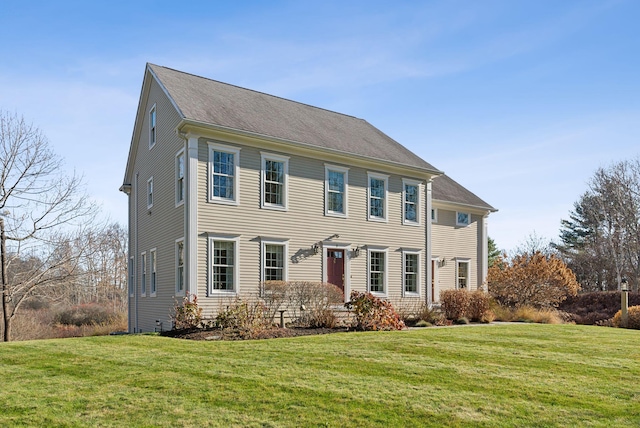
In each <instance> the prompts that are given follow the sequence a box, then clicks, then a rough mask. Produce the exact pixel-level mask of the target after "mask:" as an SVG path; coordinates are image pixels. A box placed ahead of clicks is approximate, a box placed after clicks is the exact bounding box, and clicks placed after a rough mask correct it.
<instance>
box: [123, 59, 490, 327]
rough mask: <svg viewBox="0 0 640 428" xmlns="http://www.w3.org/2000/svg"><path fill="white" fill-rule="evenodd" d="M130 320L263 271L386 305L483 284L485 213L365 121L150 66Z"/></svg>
mask: <svg viewBox="0 0 640 428" xmlns="http://www.w3.org/2000/svg"><path fill="white" fill-rule="evenodd" d="M121 190H122V191H124V192H125V193H126V194H127V195H128V197H129V256H130V260H129V272H130V274H129V330H130V331H132V332H140V331H153V330H154V329H156V328H157V327H158V326H157V324H158V323H162V325H163V328H165V329H166V328H169V327H170V325H171V324H170V318H169V316H170V315H169V314H170V311H171V309H172V307H173V306H174V303H175V301H176V299H179V298H181V297H182V296H184V295H185V293H189V294H190V295H197V296H198V303H199V305H200V306H201V307H202V308H203V309H204V313H205V315H208V316H209V315H214V314H215V313H216V312H217V311H218V310H219V309H220V308H223V307H224V306H225V305H227V304H228V303H229V299H233V298H235V297H240V298H243V299H252V298H255V297H257V296H258V295H259V293H260V290H261V284H263V283H264V282H265V281H270V280H285V281H286V280H289V281H291V280H301V281H316V282H320V281H322V282H329V283H332V284H335V285H337V286H338V287H340V288H341V289H342V290H343V291H344V295H345V299H348V296H349V293H350V292H351V291H352V290H358V291H369V292H371V293H373V294H375V295H377V296H380V297H383V298H385V299H389V300H390V301H391V302H392V303H393V304H394V305H399V306H401V305H413V306H415V305H416V304H417V303H426V304H431V303H433V302H435V301H437V299H438V295H439V291H440V290H442V289H446V288H455V287H466V288H469V289H475V288H478V287H481V286H482V284H483V282H484V279H485V277H486V269H487V266H486V260H487V250H486V248H487V228H486V219H487V216H488V215H489V213H490V212H491V211H494V209H493V208H492V207H491V206H490V205H488V204H486V203H485V202H483V201H482V200H481V199H479V198H478V197H477V196H475V195H474V194H472V193H471V192H469V191H468V190H466V189H464V188H463V187H462V186H460V185H459V184H457V183H456V182H455V181H453V180H451V179H450V178H449V177H447V176H445V175H443V173H442V171H440V170H438V169H437V168H435V167H434V166H432V165H430V164H429V163H427V162H425V161H424V160H423V159H421V158H420V157H418V156H416V155H415V154H413V153H412V152H411V151H409V150H407V149H406V148H405V147H403V146H402V145H401V144H399V143H398V142H396V141H394V140H393V139H391V138H390V137H388V136H387V135H385V134H384V133H382V132H381V131H379V130H378V129H376V128H375V127H373V126H372V125H370V124H369V123H367V122H366V121H364V120H362V119H358V118H356V117H352V116H348V115H344V114H340V113H336V112H332V111H328V110H324V109H321V108H318V107H313V106H310V105H306V104H302V103H298V102H294V101H290V100H286V99H283V98H279V97H276V96H272V95H268V94H264V93H261V92H257V91H252V90H248V89H244V88H240V87H237V86H233V85H229V84H225V83H221V82H217V81H214V80H210V79H206V78H203V77H198V76H194V75H191V74H187V73H183V72H180V71H176V70H172V69H169V68H165V67H160V66H156V65H151V64H148V65H147V67H146V70H145V75H144V81H143V84H142V91H141V94H140V102H139V105H138V111H137V115H136V120H135V126H134V130H133V136H132V141H131V148H130V152H129V158H128V162H127V167H126V172H125V177H124V184H123V185H122V187H121Z"/></svg>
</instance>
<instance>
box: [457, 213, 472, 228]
mask: <svg viewBox="0 0 640 428" xmlns="http://www.w3.org/2000/svg"><path fill="white" fill-rule="evenodd" d="M458 214H466V215H467V222H466V223H460V222H459V221H458ZM470 224H471V213H470V212H466V211H456V226H469V225H470Z"/></svg>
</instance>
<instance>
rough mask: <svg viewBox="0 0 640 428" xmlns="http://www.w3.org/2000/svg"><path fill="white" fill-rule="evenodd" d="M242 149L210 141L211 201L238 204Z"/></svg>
mask: <svg viewBox="0 0 640 428" xmlns="http://www.w3.org/2000/svg"><path fill="white" fill-rule="evenodd" d="M239 165H240V149H238V148H237V147H231V146H226V145H222V144H216V143H209V171H210V173H209V180H210V181H209V201H210V202H218V203H223V204H229V205H237V204H238V203H239V201H240V199H239V195H238V192H239V181H238V174H239V172H240V168H239Z"/></svg>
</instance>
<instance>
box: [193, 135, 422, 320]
mask: <svg viewBox="0 0 640 428" xmlns="http://www.w3.org/2000/svg"><path fill="white" fill-rule="evenodd" d="M207 142H214V143H215V142H218V143H222V144H225V145H232V146H235V147H239V148H240V149H241V150H240V172H239V180H240V192H239V193H240V194H239V198H240V204H239V205H238V206H229V205H223V204H219V203H215V202H207V200H208V198H207V196H208V195H207V192H208V191H209V190H208V184H209V182H208V180H209V177H208V174H209V147H208V144H207ZM261 151H262V152H265V153H271V154H276V155H282V156H288V157H289V178H288V210H287V211H276V210H271V209H264V208H260V197H261V194H260V184H261V183H260V180H261V175H260V170H261ZM198 157H199V165H198V189H199V190H198V237H199V238H198V254H199V259H198V297H199V300H198V301H199V304H200V306H202V307H203V308H204V309H205V313H209V314H210V313H213V312H216V311H217V310H218V309H219V308H220V307H223V306H224V305H225V304H226V303H224V302H222V301H225V302H228V298H227V299H225V298H220V297H218V296H211V297H207V295H208V293H207V292H208V290H207V286H208V283H209V279H208V264H209V257H208V250H209V248H208V238H207V234H224V235H240V276H239V289H240V297H241V298H249V297H252V296H255V295H257V294H258V292H259V284H260V274H261V256H260V251H261V237H266V238H274V239H288V240H289V241H288V249H289V254H288V257H287V261H288V279H289V280H306V281H322V279H323V253H322V252H320V253H319V254H314V253H313V251H312V250H311V248H312V246H313V244H314V243H321V242H322V241H327V240H328V238H329V237H330V236H332V235H334V234H338V235H339V238H333V239H332V241H333V242H335V243H339V244H349V245H351V248H352V249H354V248H355V247H356V246H359V247H361V248H362V250H361V252H360V256H359V257H356V258H351V260H350V268H351V269H350V275H351V278H350V290H358V291H362V292H364V291H366V290H367V251H366V246H367V245H374V246H382V247H388V259H389V260H388V269H389V272H388V274H387V278H388V284H387V295H388V298H389V299H390V300H392V301H393V302H394V303H401V300H403V299H402V251H401V250H402V248H407V249H418V250H422V251H423V253H422V255H421V272H420V288H421V296H420V298H415V297H412V298H406V299H404V300H408V301H410V302H415V301H416V300H420V301H424V297H425V285H426V278H425V270H424V266H425V262H426V260H425V253H424V251H425V248H426V227H425V223H424V220H425V212H424V207H425V203H424V202H425V199H424V198H425V197H426V195H425V186H424V182H423V184H422V185H421V186H420V187H421V201H420V202H421V203H420V219H421V225H420V226H419V227H416V226H406V225H403V224H402V178H413V179H416V178H415V177H410V176H400V175H393V174H390V176H389V192H388V198H389V200H388V211H389V212H388V213H387V219H388V222H387V223H381V222H374V221H368V220H367V171H370V172H378V173H382V174H385V173H386V174H388V173H387V172H385V171H384V170H377V169H373V168H369V169H367V168H362V167H354V166H350V165H345V164H339V163H337V162H335V159H333V160H327V161H326V162H325V160H323V159H321V158H310V157H305V156H301V155H295V154H290V153H284V152H277V151H272V150H267V149H261V148H258V147H254V146H251V145H247V144H232V143H229V142H225V141H220V140H210V139H204V138H203V139H200V142H199V156H198ZM325 163H328V164H331V165H338V166H344V167H347V168H349V172H348V184H347V185H348V202H347V203H348V218H337V217H330V216H325V209H324V197H325V189H324V179H325ZM418 180H419V179H418ZM347 253H348V251H347ZM347 256H348V254H347Z"/></svg>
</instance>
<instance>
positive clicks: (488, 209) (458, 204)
mask: <svg viewBox="0 0 640 428" xmlns="http://www.w3.org/2000/svg"><path fill="white" fill-rule="evenodd" d="M432 201H433V202H436V203H441V204H443V205H451V206H456V207H462V208H471V209H475V210H480V211H486V212H487V214H489V213H495V212H498V209H497V208H493V207H487V206H483V205H472V204H464V203H462V202H453V201H445V200H443V199H435V198H433V199H432Z"/></svg>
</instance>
